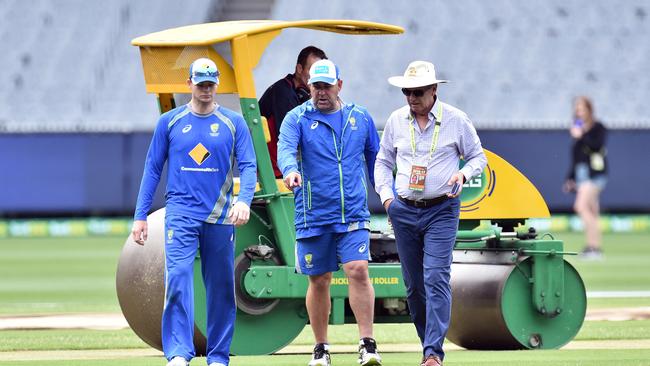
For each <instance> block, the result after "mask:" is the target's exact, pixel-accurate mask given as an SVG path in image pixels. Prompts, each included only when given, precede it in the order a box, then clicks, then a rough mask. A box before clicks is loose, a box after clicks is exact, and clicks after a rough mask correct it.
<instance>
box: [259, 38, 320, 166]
mask: <svg viewBox="0 0 650 366" xmlns="http://www.w3.org/2000/svg"><path fill="white" fill-rule="evenodd" d="M325 59H327V56H326V55H325V52H323V50H321V49H320V48H317V47H314V46H308V47H305V48H303V49H302V50H301V51H300V53H299V54H298V60H297V61H296V67H295V69H294V72H293V74H288V75H287V76H285V77H284V78H282V79H280V80H278V81H276V82H275V83H274V84H273V85H271V86H269V87H268V89H266V91H265V92H264V94H262V98H260V113H261V114H262V116H264V117H266V122H267V124H268V126H269V132H270V134H271V141H270V142H269V143H268V148H269V155H270V156H271V165H272V166H273V172H274V173H275V177H276V178H282V172H281V171H280V169H278V161H277V160H278V159H277V156H278V153H277V151H278V136H279V135H280V126H281V125H282V120H284V117H285V116H286V115H287V112H289V111H290V110H292V109H294V108H295V107H297V106H299V105H301V104H302V103H304V102H306V101H308V100H309V98H310V95H309V87H308V86H307V80H308V79H309V68H311V65H312V64H313V63H314V62H316V61H318V60H325Z"/></svg>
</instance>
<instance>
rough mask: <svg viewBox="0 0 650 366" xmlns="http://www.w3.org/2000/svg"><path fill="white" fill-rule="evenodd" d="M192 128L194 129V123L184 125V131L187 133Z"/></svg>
mask: <svg viewBox="0 0 650 366" xmlns="http://www.w3.org/2000/svg"><path fill="white" fill-rule="evenodd" d="M191 129H192V125H186V126H185V127H183V133H187V132H189V130H191Z"/></svg>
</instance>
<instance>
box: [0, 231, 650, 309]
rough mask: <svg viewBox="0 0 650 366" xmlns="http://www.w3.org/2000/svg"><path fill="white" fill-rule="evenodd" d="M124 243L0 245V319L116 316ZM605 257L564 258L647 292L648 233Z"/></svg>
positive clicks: (632, 302) (607, 242)
mask: <svg viewBox="0 0 650 366" xmlns="http://www.w3.org/2000/svg"><path fill="white" fill-rule="evenodd" d="M555 237H556V238H558V239H561V240H564V241H565V245H566V249H567V250H571V251H579V250H580V248H581V247H582V243H583V241H582V235H580V234H577V233H560V234H557V235H555ZM124 240H125V238H123V237H91V238H46V239H3V240H0V278H1V279H2V280H0V299H1V300H0V316H1V315H9V314H14V315H15V314H41V313H70V312H119V311H120V308H119V305H118V302H117V296H116V294H115V270H116V268H117V260H118V257H119V255H120V251H121V248H122V245H123V243H124ZM604 247H605V253H606V254H605V255H606V258H605V260H604V261H599V262H584V261H580V260H579V259H578V258H577V257H567V258H568V260H569V261H571V262H572V263H573V264H574V265H575V266H576V267H577V269H578V271H579V272H580V274H581V276H582V277H583V280H584V281H585V284H586V287H587V290H588V291H596V290H598V291H601V290H615V291H626V290H627V291H631V290H650V271H649V270H648V267H649V264H650V234H648V233H644V234H607V235H605V237H604ZM592 301H593V302H594V306H598V307H607V306H610V304H611V306H650V298H648V299H594V300H590V306H591V303H592Z"/></svg>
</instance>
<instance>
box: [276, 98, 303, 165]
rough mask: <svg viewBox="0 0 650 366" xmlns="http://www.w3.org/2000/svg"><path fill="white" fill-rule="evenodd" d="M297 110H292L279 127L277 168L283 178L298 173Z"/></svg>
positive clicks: (298, 140)
mask: <svg viewBox="0 0 650 366" xmlns="http://www.w3.org/2000/svg"><path fill="white" fill-rule="evenodd" d="M297 111H298V110H297V109H296V108H294V109H293V110H292V111H290V112H289V113H287V115H286V116H285V117H284V120H283V121H282V126H281V127H280V139H279V141H278V167H279V168H280V170H281V171H282V175H283V176H285V177H286V176H287V174H289V173H291V172H297V171H298V160H297V159H296V154H297V152H298V144H299V143H300V125H299V124H298V119H299V115H298V112H297Z"/></svg>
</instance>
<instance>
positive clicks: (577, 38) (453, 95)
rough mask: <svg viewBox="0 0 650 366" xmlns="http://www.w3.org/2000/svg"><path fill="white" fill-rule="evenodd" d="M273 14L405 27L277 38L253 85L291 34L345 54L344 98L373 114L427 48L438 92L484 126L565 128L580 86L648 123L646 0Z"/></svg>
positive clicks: (284, 59)
mask: <svg viewBox="0 0 650 366" xmlns="http://www.w3.org/2000/svg"><path fill="white" fill-rule="evenodd" d="M272 17H273V18H274V19H287V20H295V19H312V18H321V19H328V18H332V19H340V18H352V19H363V20H372V21H379V22H386V23H391V24H397V25H400V26H402V27H404V28H405V30H406V32H405V34H404V35H401V36H397V37H354V38H352V37H349V38H347V39H345V38H343V37H345V36H341V35H325V36H322V35H320V34H319V35H318V37H316V36H315V37H314V38H312V39H309V37H306V36H305V35H304V33H292V34H291V35H290V36H288V37H287V36H286V35H284V36H283V37H278V39H277V40H276V41H275V42H274V44H273V45H272V50H270V51H269V52H268V54H269V56H267V57H266V58H265V59H263V62H262V65H261V66H260V68H259V70H258V74H257V75H258V77H257V79H256V80H257V88H258V91H263V90H264V88H265V87H266V86H267V85H268V84H270V83H271V82H273V79H276V78H278V77H279V76H280V75H281V74H282V72H279V71H278V70H285V71H287V72H288V71H290V70H291V67H292V65H293V64H295V55H296V54H297V52H298V50H299V46H296V45H303V44H305V45H306V44H307V43H314V44H315V45H316V46H319V47H322V48H323V49H324V50H325V51H326V52H327V54H328V55H329V56H330V58H331V59H333V60H334V61H335V62H337V63H338V64H340V66H341V69H342V70H343V75H344V79H345V86H344V91H343V97H344V98H345V99H348V100H352V101H356V102H359V103H361V104H364V105H366V106H367V107H368V108H369V109H370V111H372V112H373V114H374V115H375V117H376V119H377V120H378V122H380V124H381V123H382V122H381V121H382V120H384V119H385V118H386V117H388V115H389V113H390V111H391V110H393V109H395V108H396V107H398V106H399V105H400V104H401V103H402V102H403V98H402V97H401V94H400V93H399V91H398V90H395V89H394V88H391V87H389V86H388V84H387V83H386V78H387V77H388V76H391V75H397V74H400V73H402V72H403V70H404V68H405V67H406V65H407V64H408V63H409V61H411V60H414V59H427V60H431V61H433V62H434V63H435V64H436V67H437V68H438V73H439V74H440V75H441V76H442V77H444V78H448V79H450V80H451V81H452V82H451V83H450V84H448V85H446V86H444V87H441V88H440V95H441V98H443V99H444V100H446V101H447V102H449V103H451V104H453V105H456V106H458V107H460V108H461V109H463V110H465V111H466V112H468V114H469V115H470V117H471V118H472V119H473V120H474V121H475V123H476V125H477V126H478V127H479V128H565V127H566V125H567V121H568V120H569V118H570V115H571V98H572V97H573V96H575V95H579V94H587V95H590V96H592V97H593V99H594V104H595V106H596V109H597V111H596V112H597V115H598V116H600V117H601V118H602V119H604V120H605V121H607V124H608V126H610V127H616V128H648V127H650V117H649V116H650V104H648V103H647V102H646V100H647V99H648V97H649V96H650V95H649V94H650V87H649V86H650V78H649V77H648V75H649V72H648V71H650V70H648V69H649V68H650V62H649V61H648V55H649V54H650V42H648V39H650V4H649V3H648V2H647V1H642V0H633V1H624V2H621V1H607V0H596V1H593V0H576V1H570V2H566V1H562V0H549V1H516V0H495V1H481V0H461V1H443V0H436V1H424V0H420V1H410V2H408V3H402V2H386V1H374V0H358V1H344V0H337V1H328V2H322V3H313V2H295V1H291V0H278V1H276V5H275V7H274V11H273V14H272ZM613 19H616V21H612V20H613ZM285 33H289V32H288V31H286V32H285ZM271 54H272V56H271Z"/></svg>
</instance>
